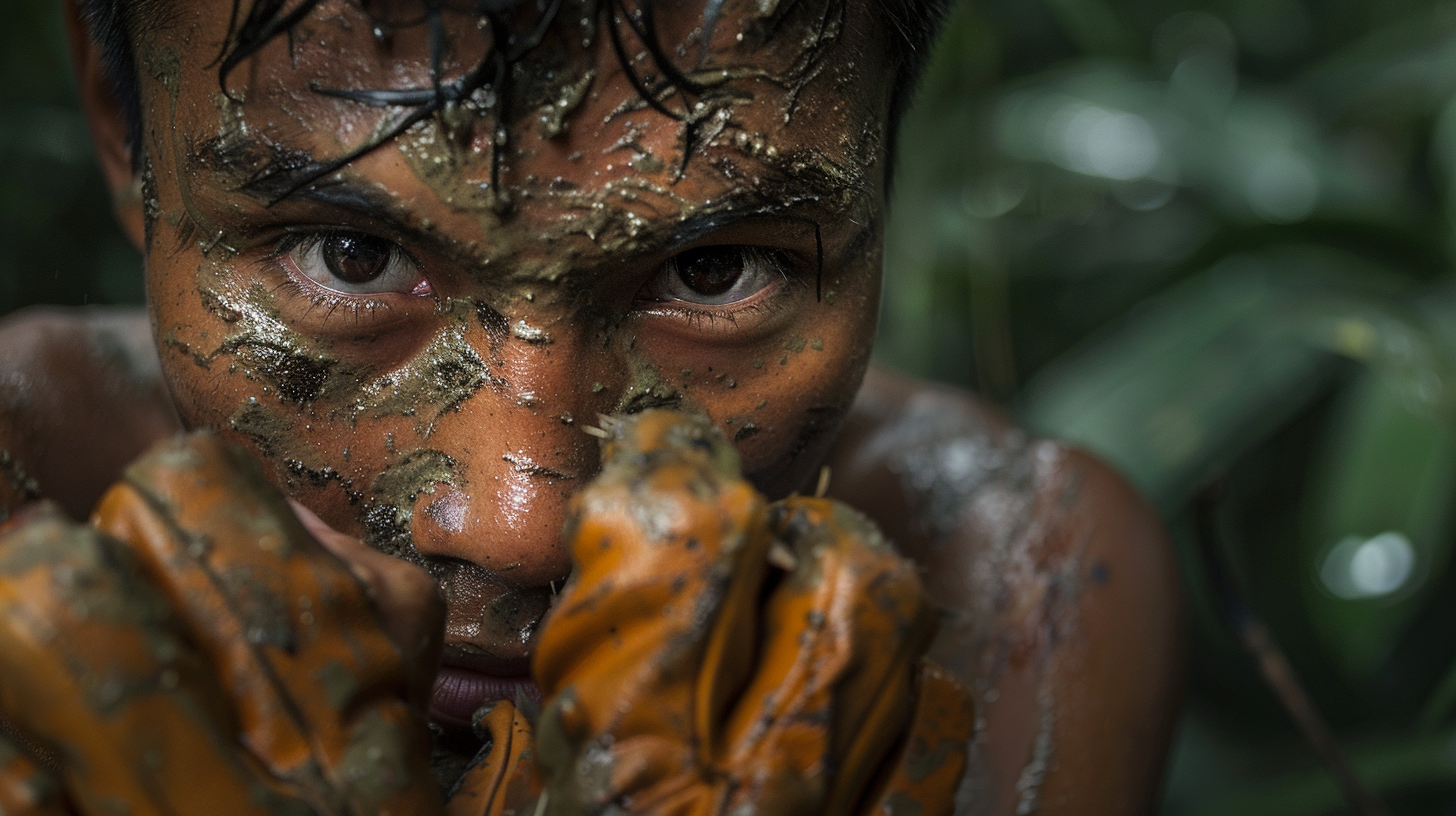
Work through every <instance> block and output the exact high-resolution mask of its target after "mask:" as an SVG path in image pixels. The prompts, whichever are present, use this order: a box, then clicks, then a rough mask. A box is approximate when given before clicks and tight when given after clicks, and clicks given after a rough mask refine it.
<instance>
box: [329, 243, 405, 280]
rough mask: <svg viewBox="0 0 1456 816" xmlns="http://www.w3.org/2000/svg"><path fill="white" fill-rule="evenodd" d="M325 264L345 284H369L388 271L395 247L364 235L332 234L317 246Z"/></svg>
mask: <svg viewBox="0 0 1456 816" xmlns="http://www.w3.org/2000/svg"><path fill="white" fill-rule="evenodd" d="M319 252H320V254H321V255H322V256H323V261H324V264H325V265H326V266H327V267H328V269H329V271H330V272H332V273H333V274H334V275H335V277H337V278H338V279H339V280H341V281H343V282H345V283H351V284H355V285H358V284H363V283H368V282H370V281H372V280H374V279H375V278H377V277H379V276H380V275H382V274H384V272H385V270H386V269H388V268H389V261H390V258H391V256H392V255H393V254H394V245H393V244H391V243H389V242H388V241H385V240H383V239H382V238H373V237H369V236H365V235H331V236H329V237H328V238H325V239H324V240H323V242H322V244H321V245H320V246H319Z"/></svg>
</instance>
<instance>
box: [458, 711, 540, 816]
mask: <svg viewBox="0 0 1456 816" xmlns="http://www.w3.org/2000/svg"><path fill="white" fill-rule="evenodd" d="M476 731H477V733H482V734H483V735H484V736H486V737H487V740H486V746H487V747H486V749H485V750H484V751H483V752H482V754H481V755H480V756H478V757H476V759H475V760H474V761H473V762H472V763H471V764H470V767H468V768H466V770H465V775H464V776H462V777H461V779H460V783H459V785H458V786H457V787H456V789H455V790H453V791H451V792H450V796H449V800H448V801H447V802H446V803H445V816H485V814H506V813H517V814H529V813H533V812H535V808H533V807H531V805H532V803H533V802H534V801H535V800H536V797H537V796H538V795H540V792H541V783H540V780H539V779H538V778H537V776H536V764H535V757H534V751H533V744H532V736H531V725H530V723H528V722H527V721H526V718H525V717H524V716H523V715H522V714H521V712H520V710H519V709H517V708H516V706H515V705H513V704H512V703H510V702H509V701H506V700H502V701H500V702H498V703H496V704H495V705H494V706H493V707H491V709H490V711H489V712H487V713H486V714H485V716H484V717H482V718H481V720H480V722H479V723H478V724H477V725H476Z"/></svg>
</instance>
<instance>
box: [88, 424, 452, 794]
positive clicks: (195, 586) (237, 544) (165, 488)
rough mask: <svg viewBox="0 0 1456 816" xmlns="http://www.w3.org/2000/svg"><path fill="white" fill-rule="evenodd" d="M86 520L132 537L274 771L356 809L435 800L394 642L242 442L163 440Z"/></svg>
mask: <svg viewBox="0 0 1456 816" xmlns="http://www.w3.org/2000/svg"><path fill="white" fill-rule="evenodd" d="M93 520H94V522H95V523H96V525H97V526H98V527H99V528H101V529H102V530H104V531H107V532H109V533H111V534H113V535H115V536H117V537H118V538H121V539H124V540H126V541H128V542H130V543H131V544H132V545H133V546H134V547H135V548H136V551H137V552H138V553H139V555H140V556H141V560H142V562H143V563H144V564H145V565H146V567H147V569H148V571H149V574H150V576H151V577H152V579H153V580H154V581H155V582H156V583H157V584H158V585H159V586H160V587H161V588H162V591H163V592H164V593H165V594H166V595H167V598H168V600H169V601H170V603H171V604H172V605H173V606H174V607H175V608H176V609H177V610H178V611H179V612H181V613H182V618H183V620H185V621H186V622H187V626H188V629H189V633H190V634H191V636H192V637H193V638H194V639H195V641H196V642H197V643H198V644H199V645H200V646H201V647H202V649H203V650H204V651H205V652H206V653H207V655H208V657H209V658H210V659H211V660H212V661H213V663H214V665H215V666H216V667H217V670H218V674H219V676H220V678H221V679H222V681H223V683H224V685H225V686H226V688H227V690H228V692H229V693H230V695H231V697H232V699H233V700H234V701H235V704H236V707H237V709H238V714H239V720H240V731H241V736H242V738H243V741H244V743H245V744H246V745H247V746H248V747H249V748H250V749H252V750H253V751H254V753H255V754H256V755H257V756H258V757H259V758H260V759H261V760H262V761H263V762H265V763H267V764H268V766H269V768H270V769H271V770H272V772H274V773H276V774H278V775H279V776H281V777H283V778H287V779H291V780H295V781H297V782H298V783H299V784H304V785H313V786H315V787H318V788H319V789H320V790H338V791H342V792H343V795H344V796H345V798H346V799H347V800H348V801H349V802H350V804H351V807H353V808H357V809H359V810H361V811H363V812H369V813H374V812H379V813H388V812H412V811H415V810H430V809H434V808H437V807H438V806H439V805H438V798H439V795H438V792H437V791H435V790H434V786H433V784H432V782H431V781H430V780H431V776H430V773H429V769H428V767H427V764H426V759H425V757H427V756H428V750H427V745H428V736H427V734H426V732H425V730H424V727H423V721H422V719H421V718H420V717H419V716H418V712H417V711H414V710H412V709H411V706H410V703H409V682H408V680H407V678H406V673H405V670H404V667H403V663H402V656H401V652H400V649H399V648H398V647H396V646H395V644H394V643H393V642H392V641H391V640H390V639H389V637H388V636H387V635H386V634H385V630H384V624H383V621H382V620H381V618H380V615H379V612H378V610H377V609H375V608H374V605H373V604H372V602H371V601H370V598H369V595H368V591H367V589H366V588H365V586H364V585H363V584H362V583H361V582H360V581H359V579H358V578H356V577H355V575H354V573H353V572H351V571H350V570H349V568H348V567H346V566H345V565H344V564H343V563H342V562H340V560H339V559H338V558H336V557H335V556H333V555H332V554H331V553H329V552H328V551H327V550H326V549H324V548H323V547H322V546H321V545H320V544H319V543H318V542H316V541H315V540H314V539H313V537H312V536H310V535H309V534H308V533H307V531H305V530H304V528H303V526H302V525H301V524H300V523H299V521H298V519H297V517H296V516H295V515H294V513H293V512H292V510H291V509H290V508H289V507H288V505H287V504H286V503H285V502H284V500H283V498H282V496H281V495H280V494H279V493H278V491H277V490H276V489H275V488H273V487H272V486H271V485H269V484H268V483H267V482H266V480H265V479H264V478H263V476H262V474H261V472H260V471H259V470H258V469H257V467H256V465H255V464H254V463H253V462H252V460H251V459H249V458H248V457H247V456H246V454H244V453H242V452H241V451H239V450H237V449H235V448H232V447H230V446H228V445H227V444H226V443H224V442H223V441H222V440H220V439H219V438H217V437H215V436H212V435H208V434H194V435H191V436H187V437H180V438H177V439H175V440H171V441H169V442H167V443H164V444H162V445H160V446H158V447H157V448H155V449H154V450H153V451H152V452H151V453H149V454H148V455H146V456H144V457H143V458H142V459H140V460H138V461H137V463H136V464H134V465H133V466H132V467H131V468H129V469H128V470H127V474H126V479H125V481H124V482H123V483H121V484H119V485H117V486H116V487H114V488H113V489H112V490H111V491H110V492H108V493H107V495H106V496H105V497H104V498H103V499H102V502H101V504H100V505H99V506H98V509H97V512H96V515H95V517H94V519H93Z"/></svg>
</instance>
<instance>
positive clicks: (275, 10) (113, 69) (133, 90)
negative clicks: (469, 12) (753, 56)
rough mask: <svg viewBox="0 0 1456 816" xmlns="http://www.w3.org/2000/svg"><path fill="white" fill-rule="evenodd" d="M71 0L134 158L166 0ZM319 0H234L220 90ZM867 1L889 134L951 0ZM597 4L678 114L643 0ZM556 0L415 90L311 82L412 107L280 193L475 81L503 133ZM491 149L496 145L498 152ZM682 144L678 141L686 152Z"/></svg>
mask: <svg viewBox="0 0 1456 816" xmlns="http://www.w3.org/2000/svg"><path fill="white" fill-rule="evenodd" d="M843 1H845V2H847V1H848V0H843ZM79 2H80V4H81V12H82V18H83V19H84V21H85V23H86V26H87V28H88V30H89V32H90V35H91V38H92V40H93V41H94V42H95V43H96V45H97V47H98V48H99V50H100V54H101V58H102V60H103V63H104V66H105V69H106V72H107V75H108V77H109V79H110V81H111V85H112V91H113V93H114V94H115V96H116V100H117V103H118V104H119V105H120V107H121V112H122V115H123V116H124V117H125V119H126V126H127V141H128V147H130V148H131V149H132V159H133V164H134V166H136V167H137V168H140V166H141V152H142V151H141V149H140V147H141V145H142V144H143V138H142V137H143V133H142V107H141V98H140V87H139V83H138V80H137V76H138V75H137V65H136V60H135V52H134V50H133V47H132V43H133V40H134V38H136V37H138V36H139V35H141V34H143V33H145V32H148V31H150V30H152V29H153V28H155V27H157V26H159V25H161V24H163V22H164V21H163V20H162V19H161V14H162V6H163V4H164V3H165V2H166V0H79ZM319 2H320V0H300V1H299V2H295V3H293V4H292V7H291V8H290V7H289V0H252V3H251V5H250V6H249V7H248V8H247V10H246V11H244V10H243V3H244V0H233V5H232V19H231V21H230V26H229V34H228V42H227V43H226V45H225V47H224V51H223V53H222V55H221V56H220V57H219V60H218V66H219V68H218V76H219V82H220V83H221V84H222V86H223V90H224V92H226V85H227V78H228V75H229V74H230V73H231V71H232V70H233V69H234V68H235V67H237V66H238V65H239V64H240V63H242V62H243V61H244V60H246V59H247V58H248V57H250V56H252V55H253V54H255V53H257V51H258V50H260V49H261V48H263V46H265V45H267V44H268V43H269V42H271V41H272V40H273V39H275V38H276V37H278V36H281V35H284V34H286V33H289V32H291V31H292V29H293V28H294V27H295V26H296V25H297V24H298V23H299V22H300V21H302V20H303V18H304V17H306V16H307V14H308V13H309V12H310V11H312V10H313V8H314V7H316V6H317V5H318V3H319ZM361 2H362V4H363V5H364V7H365V8H366V9H367V8H368V6H369V3H370V0H361ZM873 2H875V4H876V5H877V7H878V9H879V11H880V12H881V14H882V15H883V21H884V23H885V24H886V25H887V27H888V29H889V30H890V31H891V32H892V34H893V36H891V37H889V38H888V39H887V42H886V47H887V48H888V50H889V57H890V61H891V65H892V67H893V70H894V72H895V84H894V86H893V87H892V89H891V96H890V111H889V113H890V126H891V134H892V136H891V138H892V139H893V132H894V125H895V124H896V122H898V120H899V118H900V115H901V114H902V113H903V112H904V109H905V108H906V106H907V105H908V104H909V101H910V97H911V96H912V91H913V90H914V87H915V83H916V80H917V79H918V78H919V75H920V72H921V69H922V68H923V67H924V65H925V62H926V59H927V57H928V53H929V50H930V44H931V42H932V40H933V39H934V37H935V34H936V33H937V31H938V30H939V28H940V26H941V23H942V22H943V21H944V18H945V14H946V9H947V6H948V5H949V2H950V0H873ZM522 4H523V0H476V5H477V10H478V14H479V16H480V17H481V18H483V19H485V20H487V21H488V22H489V23H490V26H491V29H492V30H494V31H510V29H509V28H508V24H509V23H508V20H509V19H511V18H510V14H511V13H512V12H514V11H515V10H516V8H517V7H519V6H520V5H522ZM597 5H598V11H599V12H600V13H604V14H607V15H609V24H608V25H607V26H605V28H606V29H607V32H608V36H609V37H610V38H611V40H612V45H613V47H614V50H615V51H616V54H617V57H618V59H619V60H620V62H621V64H622V65H623V66H624V67H625V68H626V73H627V76H628V78H629V79H630V80H632V82H633V84H634V85H635V86H636V87H637V90H638V92H639V93H641V94H642V97H643V99H644V100H645V101H646V102H647V103H648V104H649V105H651V106H652V107H653V108H655V109H657V110H658V111H659V112H661V113H663V114H665V115H667V116H669V117H672V118H675V119H678V120H680V121H683V120H685V116H684V115H683V114H679V113H677V112H675V111H673V110H672V109H670V108H668V107H667V106H666V105H665V104H664V103H663V102H662V101H661V100H660V99H659V97H660V96H661V94H662V91H663V90H664V88H649V87H648V85H647V83H646V82H645V81H644V80H643V79H642V77H641V76H639V74H638V73H637V71H636V69H635V68H634V67H633V64H632V60H631V58H630V57H629V56H628V54H627V52H626V49H625V46H624V44H623V42H622V40H621V32H620V30H619V28H618V26H619V24H620V23H621V22H622V21H625V23H626V25H627V27H628V28H629V30H630V31H631V32H632V33H633V34H634V35H635V36H636V37H637V38H638V39H640V40H641V41H642V43H643V44H644V45H645V46H646V47H647V50H648V53H649V55H650V56H651V57H652V62H653V64H654V65H655V66H656V67H657V69H658V70H659V71H661V72H662V74H663V80H664V81H665V83H666V86H667V87H666V89H667V90H671V91H676V92H678V93H681V94H684V95H690V94H697V93H700V92H701V90H702V89H701V88H700V87H698V86H696V85H695V83H693V81H692V80H690V79H689V78H688V77H686V76H684V75H683V74H682V73H681V72H679V71H678V70H677V69H676V68H674V67H673V63H672V61H671V60H670V59H669V58H668V57H667V55H666V52H665V50H664V49H663V48H662V46H661V45H660V43H659V42H658V39H657V34H656V29H655V27H654V24H653V16H652V2H651V0H641V2H639V4H638V5H637V6H636V8H629V6H628V0H598V3H597ZM714 5H718V4H714ZM784 5H785V6H786V7H792V6H795V5H797V4H796V3H785V4H784ZM561 6H562V1H561V0H544V3H543V2H540V1H539V0H538V2H537V7H538V9H539V10H540V11H539V13H538V15H537V17H536V20H535V21H533V22H532V23H531V24H530V25H528V26H527V29H528V30H526V31H512V32H511V36H510V37H507V38H497V39H506V40H509V41H510V43H509V45H508V46H506V47H496V46H492V48H491V50H490V52H489V53H487V54H486V56H485V57H484V58H482V60H481V62H480V63H479V64H478V65H477V66H476V67H475V68H474V69H472V70H471V71H469V72H467V73H466V75H465V76H462V77H460V78H458V79H456V80H452V81H451V82H449V83H442V82H441V80H440V77H439V75H438V58H437V63H436V72H437V73H436V74H435V76H434V83H433V87H432V88H425V89H418V90H413V91H368V90H344V89H328V88H319V87H315V89H314V90H316V91H317V92H319V93H323V94H327V95H331V96H337V97H341V98H345V99H350V100H353V101H356V102H360V103H362V104H366V105H373V106H377V107H393V108H406V109H409V110H410V113H409V114H408V115H406V116H404V117H401V118H400V119H399V120H398V121H397V122H396V123H395V125H394V126H393V127H391V128H389V129H387V130H386V132H385V133H383V134H382V135H380V136H378V137H376V138H375V139H373V140H371V142H370V143H368V144H366V145H364V146H362V147H361V148H359V149H357V150H355V151H352V152H350V153H348V154H346V155H344V156H341V157H339V158H338V159H335V160H333V161H330V162H327V163H325V164H323V165H320V166H318V167H316V168H309V169H308V172H305V173H303V174H297V175H295V177H294V181H293V182H292V183H291V184H289V185H288V187H287V188H286V189H284V190H282V191H281V192H280V194H279V195H278V198H283V197H285V196H287V195H288V194H289V193H291V192H293V191H294V190H297V189H298V188H300V187H302V186H305V185H307V184H309V183H311V182H313V181H316V180H317V179H319V178H321V177H323V176H326V175H328V174H329V173H332V172H333V171H335V170H337V169H339V168H340V167H342V166H344V165H345V164H348V163H349V162H351V161H353V160H354V159H356V158H358V157H359V156H361V155H363V154H365V153H367V152H370V151H371V150H373V149H375V148H377V147H379V146H380V145H382V144H385V143H387V142H389V141H390V140H392V139H393V138H394V137H395V136H397V135H398V134H400V133H403V132H404V130H405V129H407V128H408V127H410V126H412V125H413V124H415V123H417V122H419V121H421V120H423V119H425V118H427V117H429V116H431V115H433V114H435V113H437V112H438V111H439V110H440V109H441V108H442V107H443V106H444V105H446V104H447V103H450V102H459V101H462V100H464V99H466V98H469V96H470V95H471V94H472V92H474V91H476V90H478V89H480V88H486V87H489V88H494V89H496V91H497V93H495V94H493V95H492V96H493V98H494V99H495V100H497V101H496V103H495V104H496V106H497V108H496V109H495V110H494V111H493V113H494V114H495V120H496V121H497V122H498V123H500V125H499V126H500V127H501V128H502V133H501V134H500V136H499V138H501V139H504V138H505V133H504V125H505V122H506V117H505V116H504V113H505V112H504V111H503V110H502V109H501V106H503V105H504V104H505V100H506V97H507V96H508V93H506V92H504V90H503V85H504V84H505V83H507V82H509V81H510V76H511V71H510V68H511V66H512V65H513V64H514V63H515V62H517V61H519V60H520V59H522V58H524V57H525V55H526V54H527V53H529V52H530V51H531V50H533V49H534V48H535V47H536V46H537V45H539V44H540V42H541V39H542V37H543V36H544V35H545V32H546V29H547V27H549V25H550V23H551V22H552V19H553V18H554V17H555V16H556V13H557V12H558V11H559V10H560V8H561ZM425 7H426V9H427V14H426V17H425V18H424V22H423V23H422V24H429V23H431V22H435V23H438V22H439V20H440V19H441V18H440V15H441V14H442V8H443V3H442V0H425ZM619 15H620V16H619ZM440 30H441V28H440V27H439V26H432V30H431V33H432V35H433V36H432V50H433V51H434V52H435V53H436V54H439V53H440V52H441V51H442V50H443V48H444V46H443V44H442V43H440V42H438V41H437V39H438V32H439V31H440ZM687 124H688V126H689V140H691V138H692V123H691V122H688V123H687ZM499 152H500V151H495V153H496V154H499ZM687 152H688V151H685V154H686V153H687ZM492 165H493V167H492V170H493V176H494V174H495V172H498V170H499V165H498V161H497V160H493V161H492ZM495 181H496V179H495V178H492V185H491V186H492V189H499V187H498V185H496V184H495Z"/></svg>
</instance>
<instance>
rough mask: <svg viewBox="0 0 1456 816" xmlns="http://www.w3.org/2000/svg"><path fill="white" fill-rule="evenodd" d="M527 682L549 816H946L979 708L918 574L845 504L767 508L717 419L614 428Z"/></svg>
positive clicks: (574, 528) (577, 512) (578, 516)
mask: <svg viewBox="0 0 1456 816" xmlns="http://www.w3.org/2000/svg"><path fill="white" fill-rule="evenodd" d="M606 424H607V425H608V428H607V430H608V432H609V434H610V439H609V440H608V442H607V445H606V450H605V452H604V462H605V465H604V470H603V472H602V474H601V476H600V477H599V478H598V479H597V480H596V481H595V482H593V483H592V484H591V485H590V486H588V487H587V488H586V489H585V490H584V491H583V492H582V493H581V494H580V495H579V496H578V497H577V499H576V501H575V504H574V514H573V518H572V520H571V521H570V523H569V531H568V540H569V542H570V545H571V548H572V555H573V558H574V559H575V567H576V571H575V573H574V574H573V576H572V579H571V581H570V583H569V584H568V585H567V589H566V591H565V593H564V594H563V596H562V597H561V599H560V601H559V603H558V605H557V606H556V607H555V608H554V609H553V610H552V612H551V614H550V616H549V617H548V618H547V621H546V624H545V626H544V627H543V629H542V631H541V636H540V641H539V643H538V646H537V650H536V655H535V662H534V674H535V677H536V680H537V682H538V683H539V684H540V685H541V688H542V691H543V692H544V693H545V694H546V695H547V697H548V704H547V706H546V709H545V711H544V713H543V715H542V718H541V721H540V723H539V729H538V743H537V751H538V759H539V761H540V762H541V763H542V765H543V766H544V768H545V770H546V776H547V778H548V782H547V789H546V793H547V797H548V799H547V802H546V808H545V810H546V812H548V813H554V814H580V813H599V812H603V811H606V810H610V809H612V808H620V809H622V810H625V811H627V812H630V813H644V814H645V813H652V814H683V815H684V816H687V815H688V814H693V815H694V816H696V814H722V813H735V812H752V813H755V814H760V815H762V814H810V813H814V814H850V813H868V812H880V811H883V812H887V813H901V812H905V813H908V812H916V813H919V814H922V816H934V814H947V813H949V812H950V811H951V809H952V805H953V799H954V794H955V791H956V788H957V786H958V784H959V782H960V778H961V775H962V773H963V770H964V763H965V751H966V746H967V744H968V741H969V739H970V736H971V733H972V730H973V716H972V708H971V703H970V699H969V697H968V696H967V695H966V694H965V693H964V692H963V690H961V689H960V688H959V687H958V686H957V685H956V684H955V683H954V681H952V680H951V679H950V678H949V676H947V675H945V674H944V673H942V672H940V671H937V670H934V669H931V668H922V663H921V660H920V656H921V654H922V653H923V652H924V650H925V648H926V646H927V645H928V644H929V641H930V638H931V636H932V635H933V632H934V628H935V617H934V614H933V612H932V610H931V608H930V607H929V605H928V603H927V602H926V600H925V598H924V595H923V593H922V591H921V587H920V583H919V580H918V579H917V577H916V575H915V570H914V567H913V566H912V565H911V564H910V563H909V562H908V561H906V560H904V559H902V558H900V557H899V556H898V555H896V554H895V553H894V552H893V550H891V549H890V547H889V546H888V545H887V544H886V543H885V542H884V541H883V539H882V538H881V537H880V535H879V534H878V533H877V532H876V531H875V529H874V527H873V526H872V525H871V524H870V523H869V522H868V521H867V520H865V519H864V518H863V517H861V516H859V515H858V514H856V513H854V512H853V511H851V510H849V509H848V508H845V507H844V506H842V505H839V504H836V503H834V502H831V501H827V500H823V499H803V498H794V499H789V500H787V501H785V502H781V503H778V504H775V505H767V504H766V503H765V501H764V499H763V498H762V497H761V496H759V495H758V493H756V492H755V491H754V490H753V488H752V487H750V486H749V485H748V484H747V483H746V482H745V481H743V480H742V478H741V477H740V476H739V471H738V462H737V457H736V455H735V453H734V451H733V449H732V447H731V446H730V445H729V444H728V443H727V442H726V440H724V438H723V437H722V435H721V434H720V433H719V432H718V431H717V430H716V428H714V427H713V426H712V425H711V424H710V423H708V422H707V421H706V420H700V419H696V418H690V417H685V416H683V415H680V414H675V413H672V412H667V411H649V412H646V413H643V414H640V415H636V416H634V417H631V418H628V419H626V420H614V421H608V422H607V423H606Z"/></svg>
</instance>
